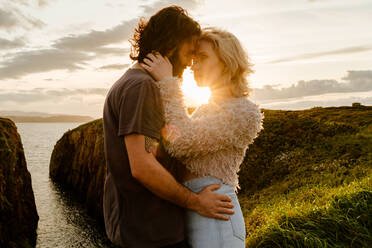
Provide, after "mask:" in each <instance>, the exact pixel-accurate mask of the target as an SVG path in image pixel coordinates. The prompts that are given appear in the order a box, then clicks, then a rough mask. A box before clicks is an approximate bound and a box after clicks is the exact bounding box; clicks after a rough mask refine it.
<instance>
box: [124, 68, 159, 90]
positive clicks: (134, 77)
mask: <svg viewBox="0 0 372 248" xmlns="http://www.w3.org/2000/svg"><path fill="white" fill-rule="evenodd" d="M154 81H155V80H154V79H153V78H152V77H151V76H150V74H148V73H147V72H145V71H144V70H141V69H137V68H129V69H128V70H127V71H126V72H125V73H124V75H123V76H122V77H121V78H120V79H119V80H118V82H120V83H121V84H127V85H128V86H136V85H141V84H143V83H149V82H154Z"/></svg>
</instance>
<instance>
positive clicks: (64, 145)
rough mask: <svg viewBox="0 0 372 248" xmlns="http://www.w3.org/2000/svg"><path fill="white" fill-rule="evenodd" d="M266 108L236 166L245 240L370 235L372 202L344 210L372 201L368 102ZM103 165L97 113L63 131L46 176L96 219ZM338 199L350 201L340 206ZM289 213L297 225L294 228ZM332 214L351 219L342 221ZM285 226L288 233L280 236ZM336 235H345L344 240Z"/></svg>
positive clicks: (325, 241)
mask: <svg viewBox="0 0 372 248" xmlns="http://www.w3.org/2000/svg"><path fill="white" fill-rule="evenodd" d="M263 112H264V114H265V119H264V130H263V131H262V132H261V133H260V135H259V136H258V138H256V139H255V142H254V143H253V144H252V145H251V146H250V147H249V149H248V151H247V154H246V157H245V160H244V162H243V164H242V165H241V171H240V172H239V180H240V185H241V191H240V192H239V199H240V201H241V206H242V209H243V213H244V216H245V218H246V226H247V234H248V236H247V245H248V246H252V247H264V246H260V244H263V243H266V244H267V245H268V246H267V247H270V246H271V245H272V244H274V243H275V244H277V243H280V242H286V243H287V244H289V243H291V244H294V247H303V246H301V245H300V246H296V244H302V245H304V246H306V242H308V241H307V240H308V239H309V235H310V236H311V235H313V236H312V238H313V239H314V240H315V241H314V242H315V243H316V242H317V240H320V241H319V242H320V243H321V244H322V245H324V246H327V245H328V246H329V245H341V246H350V245H351V244H352V243H353V242H359V244H361V245H363V244H364V243H368V242H372V237H371V235H370V234H369V233H368V232H365V230H369V228H371V223H370V222H365V221H363V220H364V219H365V218H367V219H368V218H369V219H372V212H371V208H368V207H366V208H358V209H357V211H356V212H355V215H356V216H359V215H360V216H364V217H363V218H364V219H363V218H362V220H360V218H359V219H357V221H356V222H350V221H352V218H349V217H348V216H347V215H343V214H345V213H348V211H347V209H346V210H345V209H344V207H345V206H349V205H350V206H351V207H350V208H354V206H359V205H360V204H362V205H363V204H364V205H367V206H368V204H369V203H370V201H371V197H370V195H371V192H372V186H371V181H372V180H370V179H371V177H372V171H371V166H370V163H371V160H372V157H371V155H372V152H371V151H372V142H370V137H372V133H371V132H372V128H371V127H372V107H371V106H363V107H329V108H321V107H317V108H312V109H307V110H300V111H281V110H263ZM104 172H105V159H104V148H103V130H102V120H101V119H99V120H96V121H93V122H90V123H87V124H84V125H82V126H79V127H78V128H76V129H74V130H70V131H68V132H66V133H65V134H64V135H63V137H62V138H61V139H60V140H59V141H58V142H57V144H56V146H55V148H54V151H53V154H52V158H51V163H50V176H51V178H53V180H55V181H58V182H60V183H61V184H63V185H64V186H66V187H68V188H71V189H73V190H74V191H76V192H78V193H79V194H80V196H81V200H82V201H83V202H85V203H86V205H87V208H88V209H89V210H90V212H92V213H93V214H95V215H96V216H99V218H102V193H103V182H104ZM340 199H344V200H343V201H345V202H347V204H349V205H341V206H340V204H339V201H340ZM345 199H346V200H345ZM345 204H346V203H345ZM330 206H331V207H330ZM332 206H333V209H332ZM316 216H323V217H324V218H328V219H329V220H327V221H328V222H329V223H331V225H332V224H335V225H338V226H337V228H340V230H344V231H340V232H339V233H338V234H337V235H336V236H334V233H332V232H330V231H329V230H331V228H330V227H328V226H327V225H325V224H324V223H323V222H322V220H321V219H320V220H318V219H314V218H317V217H316ZM289 217H291V218H292V219H291V220H293V221H294V222H293V223H291V225H292V226H294V227H296V228H298V230H295V231H294V230H292V229H291V226H290V225H289V224H288V220H289V219H290V218H289ZM337 218H340V219H344V218H346V219H347V220H348V221H349V222H342V223H341V222H340V221H339V219H337ZM299 220H301V221H302V222H301V223H299V222H298V221H299ZM295 221H297V222H295ZM358 221H359V222H358ZM309 222H311V223H317V224H314V226H312V227H311V228H313V229H316V230H317V231H318V233H315V234H313V233H310V234H309V235H308V234H307V233H306V223H309ZM340 223H341V224H340ZM284 225H287V226H286V228H287V229H285V226H284ZM278 226H279V227H278ZM350 226H351V227H350ZM275 227H278V228H277V229H275ZM353 229H354V230H359V234H358V235H359V236H358V235H356V234H355V235H354V236H353V235H350V233H351V231H352V230H353ZM288 232H291V235H293V236H291V237H287V236H285V235H286V233H288ZM316 235H318V236H316ZM321 235H323V236H321ZM324 235H326V236H325V237H324ZM339 236H345V237H348V238H345V239H343V240H341V239H338V237H339ZM296 237H297V238H296ZM353 237H355V240H354V238H353ZM283 240H284V241H283ZM319 242H318V243H319ZM315 243H314V244H315ZM282 245H283V246H285V243H282Z"/></svg>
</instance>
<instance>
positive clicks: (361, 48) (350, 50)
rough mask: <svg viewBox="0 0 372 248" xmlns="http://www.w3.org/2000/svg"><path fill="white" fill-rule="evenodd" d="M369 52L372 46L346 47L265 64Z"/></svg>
mask: <svg viewBox="0 0 372 248" xmlns="http://www.w3.org/2000/svg"><path fill="white" fill-rule="evenodd" d="M370 50H372V45H365V46H353V47H346V48H342V49H337V50H332V51H325V52H318V53H305V54H301V55H297V56H292V57H286V58H281V59H276V60H272V61H269V62H267V63H268V64H276V63H283V62H292V61H297V60H304V59H312V58H318V57H323V56H328V55H340V54H351V53H360V52H366V51H370Z"/></svg>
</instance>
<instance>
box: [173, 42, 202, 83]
mask: <svg viewBox="0 0 372 248" xmlns="http://www.w3.org/2000/svg"><path fill="white" fill-rule="evenodd" d="M196 40H197V36H193V37H192V38H191V39H190V40H188V41H185V42H183V43H182V44H181V45H180V46H179V48H178V49H177V50H176V51H175V52H174V53H173V54H172V55H171V56H170V57H169V60H170V62H171V63H172V65H173V75H174V76H179V77H180V76H182V74H183V71H184V70H185V68H186V67H187V66H191V61H192V58H193V55H194V51H195V45H196Z"/></svg>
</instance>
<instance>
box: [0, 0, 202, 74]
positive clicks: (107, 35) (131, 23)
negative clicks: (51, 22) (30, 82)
mask: <svg viewBox="0 0 372 248" xmlns="http://www.w3.org/2000/svg"><path fill="white" fill-rule="evenodd" d="M18 2H19V3H21V4H27V2H26V1H22V0H20V1H18ZM173 4H179V5H181V6H183V7H185V8H187V9H194V8H195V7H196V6H197V1H196V0H187V1H182V2H178V1H175V0H166V1H156V2H154V3H153V4H151V5H148V6H144V5H142V9H143V12H144V14H145V15H148V14H151V15H152V14H154V12H156V11H157V10H159V9H160V8H162V7H165V6H169V5H173ZM8 19H9V21H8V23H9V24H7V26H12V25H16V24H17V21H16V19H15V18H13V19H12V16H9V18H8ZM13 22H14V24H11V23H13ZM137 22H138V19H137V18H134V19H131V20H128V21H123V22H122V23H120V24H119V25H117V26H114V27H112V28H108V29H106V30H102V31H98V30H91V31H89V32H87V33H83V34H71V35H67V36H65V37H61V38H60V39H57V40H55V41H53V42H52V45H51V47H50V48H44V49H40V50H33V51H26V52H21V53H17V54H5V55H4V58H8V60H5V61H3V62H0V79H6V78H20V77H22V76H26V75H28V74H32V73H40V72H48V71H51V70H57V69H66V70H70V71H73V70H78V69H83V68H84V67H82V65H86V64H87V63H88V62H89V61H90V60H93V59H97V58H102V57H106V56H126V55H128V54H129V52H130V49H129V48H120V47H112V45H115V44H120V43H123V42H125V41H127V40H128V39H129V38H130V37H131V36H132V34H133V30H134V28H135V26H136V24H137ZM0 23H2V22H0ZM35 25H36V24H35ZM0 47H1V45H0ZM116 68H118V67H116ZM100 69H104V70H105V69H113V67H106V68H105V67H104V66H103V68H100Z"/></svg>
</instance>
